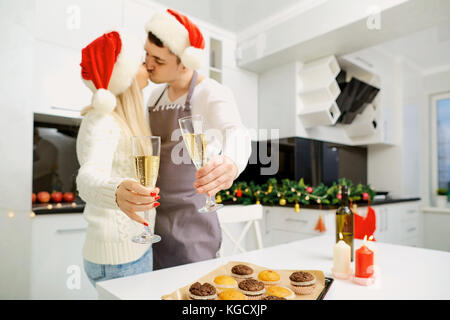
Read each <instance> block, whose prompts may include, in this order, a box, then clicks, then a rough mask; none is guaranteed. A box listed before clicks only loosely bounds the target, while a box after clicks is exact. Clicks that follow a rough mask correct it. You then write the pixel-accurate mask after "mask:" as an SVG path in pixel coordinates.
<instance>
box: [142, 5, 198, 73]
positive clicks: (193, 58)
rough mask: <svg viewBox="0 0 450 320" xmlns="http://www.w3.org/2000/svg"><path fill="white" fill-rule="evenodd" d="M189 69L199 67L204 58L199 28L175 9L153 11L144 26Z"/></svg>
mask: <svg viewBox="0 0 450 320" xmlns="http://www.w3.org/2000/svg"><path fill="white" fill-rule="evenodd" d="M145 30H146V31H147V32H151V33H153V34H154V35H155V36H157V37H158V38H159V39H160V40H161V41H162V42H163V44H164V45H166V46H167V47H168V48H169V49H170V51H172V52H173V53H174V54H175V55H177V56H178V57H179V58H180V60H181V62H182V63H183V64H184V65H185V66H186V67H187V68H189V69H193V70H195V69H199V68H200V67H201V66H202V62H203V60H204V49H205V41H204V39H203V35H202V33H201V32H200V29H199V28H198V27H197V26H196V25H195V24H194V23H193V22H192V21H190V20H189V18H188V17H186V16H185V15H182V14H180V13H178V12H176V11H175V10H172V9H167V11H162V12H158V13H155V14H154V15H153V17H152V18H151V19H150V21H148V22H147V24H146V26H145Z"/></svg>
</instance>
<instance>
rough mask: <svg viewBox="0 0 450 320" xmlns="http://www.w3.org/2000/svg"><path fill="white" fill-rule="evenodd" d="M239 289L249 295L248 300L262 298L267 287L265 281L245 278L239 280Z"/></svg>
mask: <svg viewBox="0 0 450 320" xmlns="http://www.w3.org/2000/svg"><path fill="white" fill-rule="evenodd" d="M239 289H240V290H241V292H242V293H243V294H245V295H246V296H247V299H248V300H261V298H262V297H263V295H264V293H265V292H266V288H265V287H264V283H262V282H261V281H258V280H256V279H245V280H242V281H241V282H239Z"/></svg>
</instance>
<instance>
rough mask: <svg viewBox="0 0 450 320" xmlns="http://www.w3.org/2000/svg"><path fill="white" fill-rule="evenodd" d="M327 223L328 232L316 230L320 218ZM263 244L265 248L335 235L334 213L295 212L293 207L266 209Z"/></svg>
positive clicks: (318, 211)
mask: <svg viewBox="0 0 450 320" xmlns="http://www.w3.org/2000/svg"><path fill="white" fill-rule="evenodd" d="M321 215H322V219H323V221H324V223H325V227H326V231H325V232H324V233H319V232H318V231H316V230H314V228H315V226H316V224H317V222H318V221H319V217H320V216H321ZM263 225H264V227H263V229H262V230H263V243H264V246H265V247H269V246H274V245H277V244H282V243H287V242H291V241H295V240H303V239H307V238H312V237H315V236H318V235H323V234H334V229H335V223H334V211H331V210H323V211H321V210H312V209H301V210H300V212H298V213H297V212H295V211H294V208H291V207H276V206H275V207H269V206H265V207H264V224H263Z"/></svg>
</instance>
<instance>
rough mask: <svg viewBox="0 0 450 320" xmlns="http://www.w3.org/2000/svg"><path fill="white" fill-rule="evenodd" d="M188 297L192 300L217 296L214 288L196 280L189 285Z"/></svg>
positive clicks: (211, 298) (209, 298) (210, 298)
mask: <svg viewBox="0 0 450 320" xmlns="http://www.w3.org/2000/svg"><path fill="white" fill-rule="evenodd" d="M189 298H191V299H192V300H214V299H216V298H217V292H216V288H215V287H214V286H213V285H212V284H209V283H207V282H205V283H204V284H201V283H200V282H196V283H194V284H192V285H191V286H190V287H189Z"/></svg>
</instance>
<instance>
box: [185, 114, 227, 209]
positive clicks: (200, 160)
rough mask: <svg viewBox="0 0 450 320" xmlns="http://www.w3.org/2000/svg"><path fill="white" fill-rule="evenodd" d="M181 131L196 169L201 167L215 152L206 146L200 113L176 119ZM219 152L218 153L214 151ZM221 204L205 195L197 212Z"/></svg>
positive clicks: (214, 207) (219, 206) (218, 207)
mask: <svg viewBox="0 0 450 320" xmlns="http://www.w3.org/2000/svg"><path fill="white" fill-rule="evenodd" d="M178 123H179V124H180V128H181V133H182V134H183V140H184V144H185V145H186V147H187V149H188V151H189V155H190V157H191V159H192V162H193V163H194V166H195V168H197V171H198V170H199V169H200V168H201V167H203V166H204V165H205V164H206V163H207V162H208V161H209V160H210V158H212V157H213V156H214V155H215V154H214V152H212V151H213V149H212V148H207V141H206V136H205V132H204V128H203V125H204V122H203V117H202V116H201V115H195V116H189V117H184V118H181V119H179V120H178ZM216 154H219V153H216ZM222 207H223V205H222V204H218V203H216V199H215V197H214V196H208V195H206V203H205V206H204V207H203V208H200V209H199V210H198V212H200V213H206V212H214V211H216V210H218V209H220V208H222Z"/></svg>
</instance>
